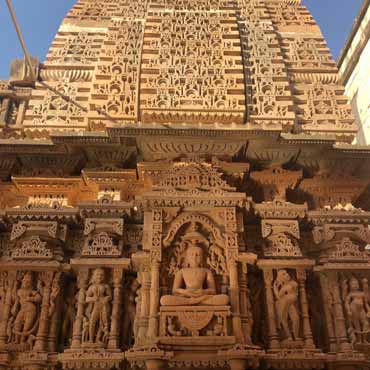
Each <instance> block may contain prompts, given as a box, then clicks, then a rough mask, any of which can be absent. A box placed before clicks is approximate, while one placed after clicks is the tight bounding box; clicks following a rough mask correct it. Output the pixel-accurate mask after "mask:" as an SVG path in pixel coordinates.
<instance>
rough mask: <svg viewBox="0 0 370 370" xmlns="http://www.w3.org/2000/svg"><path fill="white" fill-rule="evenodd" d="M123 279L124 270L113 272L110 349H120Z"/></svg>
mask: <svg viewBox="0 0 370 370" xmlns="http://www.w3.org/2000/svg"><path fill="white" fill-rule="evenodd" d="M122 277H123V270H121V269H115V270H113V302H112V321H111V329H110V334H109V340H108V348H109V349H119V328H120V321H121V305H122Z"/></svg>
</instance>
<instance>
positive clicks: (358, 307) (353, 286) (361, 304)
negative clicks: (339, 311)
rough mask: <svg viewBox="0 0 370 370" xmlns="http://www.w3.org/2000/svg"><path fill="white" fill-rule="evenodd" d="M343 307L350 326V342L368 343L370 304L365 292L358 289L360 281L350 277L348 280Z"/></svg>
mask: <svg viewBox="0 0 370 370" xmlns="http://www.w3.org/2000/svg"><path fill="white" fill-rule="evenodd" d="M345 308H346V311H347V315H348V318H349V320H350V326H351V330H350V331H351V332H352V333H350V334H351V337H352V343H354V342H358V343H368V335H369V331H370V325H369V318H370V306H369V300H368V297H367V296H366V294H365V292H364V291H362V290H361V289H360V283H359V281H358V280H357V279H356V278H355V277H352V278H351V279H350V281H349V293H348V295H347V296H346V298H345Z"/></svg>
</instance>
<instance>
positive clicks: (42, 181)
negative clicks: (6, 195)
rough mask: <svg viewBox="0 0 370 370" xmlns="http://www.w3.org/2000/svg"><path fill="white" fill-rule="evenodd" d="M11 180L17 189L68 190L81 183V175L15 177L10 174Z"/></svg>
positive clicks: (25, 190) (38, 190)
mask: <svg viewBox="0 0 370 370" xmlns="http://www.w3.org/2000/svg"><path fill="white" fill-rule="evenodd" d="M12 182H13V183H14V185H15V186H16V188H17V189H18V190H21V191H23V192H25V193H27V192H29V191H32V192H35V191H36V192H42V191H48V192H55V191H58V192H60V191H62V192H70V191H71V190H73V189H74V188H77V187H78V186H79V185H81V184H82V182H83V180H82V178H81V177H77V176H76V177H64V178H63V177H17V176H12Z"/></svg>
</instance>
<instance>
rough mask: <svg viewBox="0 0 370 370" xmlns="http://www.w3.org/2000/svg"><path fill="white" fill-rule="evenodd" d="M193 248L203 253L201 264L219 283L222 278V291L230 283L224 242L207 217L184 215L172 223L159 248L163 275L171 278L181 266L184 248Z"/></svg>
mask: <svg viewBox="0 0 370 370" xmlns="http://www.w3.org/2000/svg"><path fill="white" fill-rule="evenodd" d="M194 244H197V245H198V246H200V247H201V248H202V249H203V251H204V255H205V258H204V261H203V262H204V263H205V264H207V265H208V267H209V268H211V269H212V270H213V271H214V273H215V275H216V276H218V280H219V279H220V278H221V280H222V283H221V286H222V288H221V290H224V288H223V287H225V286H226V285H228V280H229V279H228V276H229V269H228V264H227V255H228V254H227V238H226V237H225V235H223V234H222V232H221V230H220V227H219V226H218V225H217V224H216V223H215V222H214V221H213V220H212V219H211V218H210V217H208V216H207V215H203V214H200V213H194V212H187V213H183V214H181V215H180V216H178V217H177V218H176V219H175V220H173V221H172V223H171V224H170V227H169V230H168V231H167V233H166V235H165V237H164V239H163V244H162V245H163V247H164V256H166V257H165V258H166V260H167V261H166V262H167V263H165V264H164V265H163V267H164V269H166V271H165V272H166V273H167V274H168V276H169V277H173V276H174V275H175V273H176V272H177V271H178V270H179V269H180V268H181V267H182V266H183V262H184V257H185V252H186V250H187V248H188V247H189V246H191V245H194Z"/></svg>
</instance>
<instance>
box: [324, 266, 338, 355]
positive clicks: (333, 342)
mask: <svg viewBox="0 0 370 370" xmlns="http://www.w3.org/2000/svg"><path fill="white" fill-rule="evenodd" d="M320 285H321V294H322V296H323V300H324V314H325V318H326V320H325V322H326V328H327V336H328V342H329V351H331V352H334V351H336V349H337V339H336V337H335V331H334V327H333V319H332V315H331V312H330V311H331V310H330V300H331V298H330V297H329V289H330V286H329V284H328V279H327V277H326V275H324V274H323V273H320Z"/></svg>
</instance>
